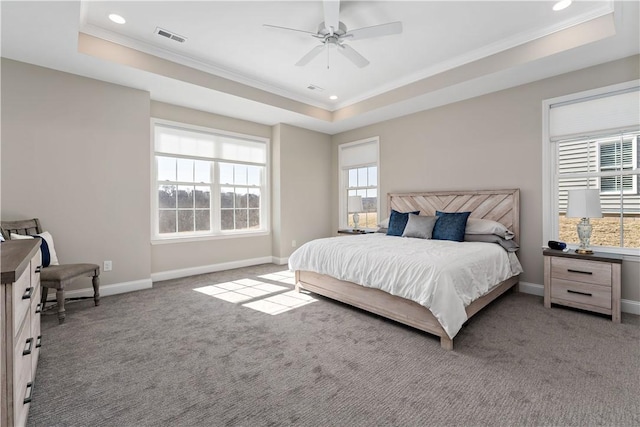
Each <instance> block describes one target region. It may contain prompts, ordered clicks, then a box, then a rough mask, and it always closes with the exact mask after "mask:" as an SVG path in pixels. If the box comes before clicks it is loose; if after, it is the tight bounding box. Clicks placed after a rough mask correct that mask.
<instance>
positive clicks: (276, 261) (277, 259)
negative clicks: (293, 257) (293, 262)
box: [271, 257, 289, 265]
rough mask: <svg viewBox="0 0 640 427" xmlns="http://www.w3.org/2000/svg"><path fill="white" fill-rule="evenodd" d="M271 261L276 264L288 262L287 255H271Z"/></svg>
mask: <svg viewBox="0 0 640 427" xmlns="http://www.w3.org/2000/svg"><path fill="white" fill-rule="evenodd" d="M271 262H272V263H274V264H276V265H285V264H289V257H284V258H276V257H271Z"/></svg>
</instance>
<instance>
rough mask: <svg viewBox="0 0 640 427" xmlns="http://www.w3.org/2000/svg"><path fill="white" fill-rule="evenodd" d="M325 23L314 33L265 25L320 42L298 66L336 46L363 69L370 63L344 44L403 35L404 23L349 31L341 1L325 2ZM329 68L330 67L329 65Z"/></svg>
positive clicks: (301, 59)
mask: <svg viewBox="0 0 640 427" xmlns="http://www.w3.org/2000/svg"><path fill="white" fill-rule="evenodd" d="M323 6H324V21H323V22H321V23H320V25H319V26H318V31H317V32H316V33H312V32H310V31H305V30H298V29H295V28H287V27H280V26H277V25H270V24H263V25H264V26H265V27H272V28H278V29H281V30H288V31H297V32H301V33H306V34H309V35H310V36H311V37H313V38H316V39H318V40H320V43H321V44H319V45H318V46H316V47H314V48H313V49H311V50H310V51H309V52H308V53H307V54H306V55H304V56H303V57H302V58H300V60H299V61H298V62H296V65H297V66H304V65H307V64H308V63H309V62H311V60H312V59H314V58H315V57H316V56H318V55H319V54H320V53H321V52H322V51H323V50H324V49H325V48H329V47H330V46H332V45H333V46H335V47H336V48H337V50H338V52H340V53H341V54H342V55H344V56H345V57H346V58H347V59H349V60H350V61H351V62H353V63H354V64H355V65H356V66H358V67H360V68H362V67H366V66H367V65H369V61H368V60H367V59H366V58H365V57H364V56H362V55H360V54H359V53H358V52H357V51H356V50H355V49H353V48H352V47H351V46H349V45H347V44H344V42H345V41H346V40H362V39H368V38H372V37H379V36H388V35H391V34H400V33H402V22H399V21H396V22H389V23H387V24H380V25H374V26H371V27H364V28H358V29H356V30H351V31H349V30H347V26H346V25H345V24H344V23H343V22H340V1H336V0H324V1H323ZM327 68H329V65H328V64H327Z"/></svg>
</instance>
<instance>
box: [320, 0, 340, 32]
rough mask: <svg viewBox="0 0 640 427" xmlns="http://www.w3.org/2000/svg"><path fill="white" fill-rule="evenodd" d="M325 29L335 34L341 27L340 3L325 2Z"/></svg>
mask: <svg viewBox="0 0 640 427" xmlns="http://www.w3.org/2000/svg"><path fill="white" fill-rule="evenodd" d="M323 6H324V27H325V28H326V29H327V31H329V33H331V34H333V33H334V32H335V31H337V30H338V28H339V25H340V1H339V0H324V2H323Z"/></svg>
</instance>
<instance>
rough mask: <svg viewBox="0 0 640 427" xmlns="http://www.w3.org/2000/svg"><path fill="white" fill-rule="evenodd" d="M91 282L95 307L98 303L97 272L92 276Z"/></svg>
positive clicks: (98, 279)
mask: <svg viewBox="0 0 640 427" xmlns="http://www.w3.org/2000/svg"><path fill="white" fill-rule="evenodd" d="M91 283H92V284H93V302H94V303H95V304H96V307H97V306H99V305H100V276H99V275H98V274H96V275H95V276H93V278H92V279H91Z"/></svg>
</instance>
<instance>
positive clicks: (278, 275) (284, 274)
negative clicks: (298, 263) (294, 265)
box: [258, 270, 296, 285]
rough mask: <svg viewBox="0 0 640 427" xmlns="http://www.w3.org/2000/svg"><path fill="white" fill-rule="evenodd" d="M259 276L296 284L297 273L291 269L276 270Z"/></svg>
mask: <svg viewBox="0 0 640 427" xmlns="http://www.w3.org/2000/svg"><path fill="white" fill-rule="evenodd" d="M258 277H260V278H261V279H267V280H273V281H274V282H280V283H286V284H287V285H295V284H296V277H295V273H294V272H293V271H289V270H283V271H276V272H275V273H270V274H263V275H262V276H258Z"/></svg>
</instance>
